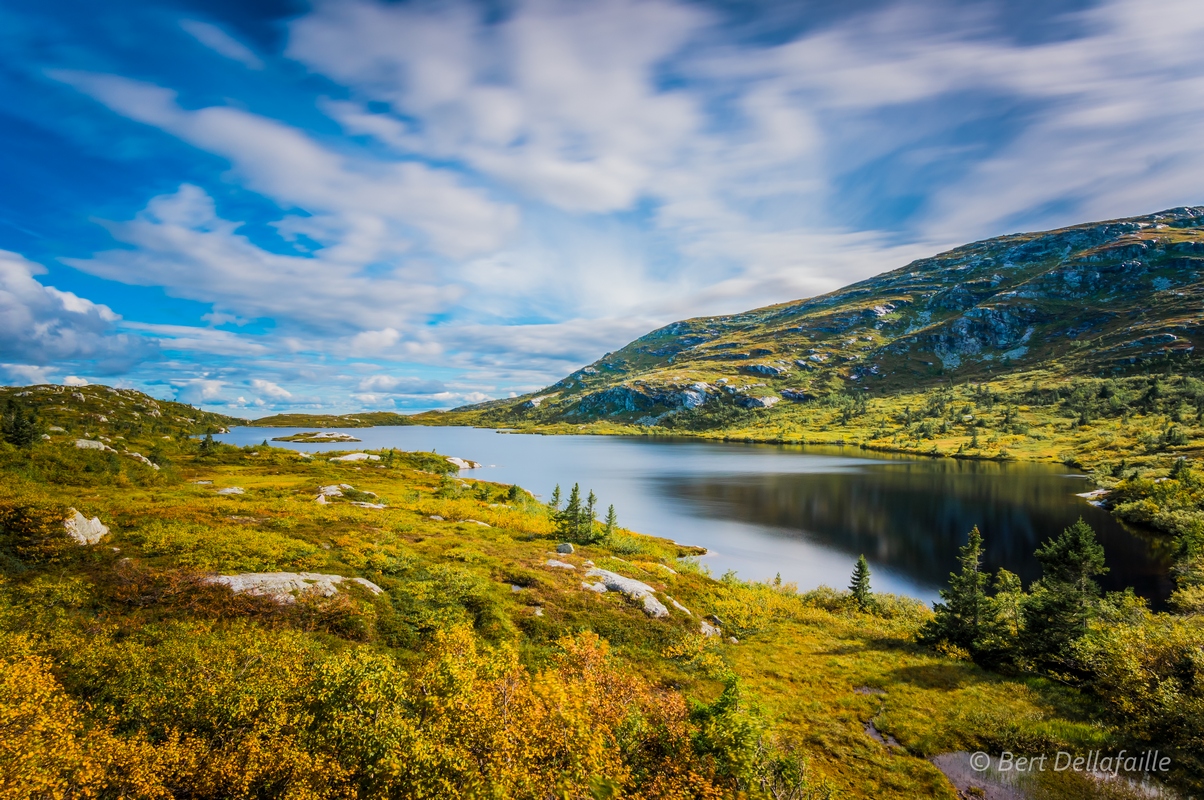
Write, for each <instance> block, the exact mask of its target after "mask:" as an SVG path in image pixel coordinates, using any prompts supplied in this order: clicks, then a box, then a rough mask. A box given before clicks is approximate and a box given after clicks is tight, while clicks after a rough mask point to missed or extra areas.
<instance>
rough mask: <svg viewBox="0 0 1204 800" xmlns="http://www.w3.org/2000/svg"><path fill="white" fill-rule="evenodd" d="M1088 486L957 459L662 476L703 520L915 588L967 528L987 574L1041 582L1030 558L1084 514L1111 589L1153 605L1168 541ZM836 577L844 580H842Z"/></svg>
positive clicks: (950, 561)
mask: <svg viewBox="0 0 1204 800" xmlns="http://www.w3.org/2000/svg"><path fill="white" fill-rule="evenodd" d="M1081 486H1083V484H1082V483H1080V482H1077V481H1074V482H1072V481H1071V480H1069V479H1067V478H1064V477H1061V476H1060V475H1059V473H1058V472H1056V471H1054V470H1051V469H1049V468H1046V467H1038V466H1030V465H1010V464H1009V465H1001V464H990V463H969V462H958V461H952V460H940V461H932V462H910V463H900V464H882V465H877V464H875V465H869V466H864V467H860V468H857V469H855V470H850V471H842V472H825V473H820V474H817V473H802V474H799V473H794V474H767V475H750V474H744V475H684V476H666V477H662V478H660V479H659V480H658V488H659V490H660V491H661V492H663V493H665V494H667V495H669V496H671V497H675V498H678V499H681V500H686V501H688V502H689V503H690V504H691V505H693V507H694V508H695V509H696V511H697V512H698V513H699V514H704V515H714V516H716V517H720V518H725V519H732V520H740V521H744V522H751V523H755V524H758V525H762V526H767V527H769V528H772V529H773V530H774V531H775V532H776V533H778V534H779V535H782V536H798V537H806V538H808V539H810V540H813V541H817V542H819V543H822V544H824V545H826V546H829V547H833V548H836V549H839V550H842V551H844V552H847V553H848V554H849V556H850V560H851V559H853V558H855V557H856V555H857V554H858V553H862V552H864V553H865V554H866V555H867V556H869V557H870V558H871V559H872V560H874V561H876V562H878V563H879V564H885V565H887V566H889V567H891V568H892V569H895V570H898V571H900V572H903V573H905V574H907V575H909V576H910V577H912V578H913V579H914V580H917V581H921V582H923V583H928V584H930V585H931V584H937V585H940V584H943V583H944V581H945V579H946V577H947V575H948V573H949V572H950V570H951V569H953V567H954V564H955V558H956V555H957V548H958V547H960V546H961V545H962V544H964V543H965V539H966V532H967V531H968V530H969V529H970V528H971V527H972V526H974V525H978V526H979V529H980V530H981V531H982V532H983V536H984V537H985V538H986V541H987V549H986V567H987V568H988V569H992V570H994V569H997V568H999V567H1006V568H1007V569H1010V570H1012V571H1013V572H1016V573H1018V574H1019V575H1020V576H1021V577H1022V578H1023V579H1024V580H1025V582H1026V583H1027V582H1028V581H1031V580H1033V579H1035V578H1037V577H1038V576H1039V575H1040V566H1039V565H1038V563H1037V561H1036V559H1035V558H1033V551H1034V550H1035V549H1036V548H1037V546H1038V545H1039V544H1040V543H1041V542H1043V541H1044V540H1045V539H1047V538H1048V537H1049V536H1050V535H1052V534H1056V533H1057V532H1059V531H1061V530H1062V529H1063V528H1065V527H1066V526H1067V525H1069V524H1071V523H1072V522H1074V520H1075V519H1077V518H1078V517H1079V516H1080V515H1081V516H1083V517H1084V518H1085V519H1086V520H1087V521H1088V522H1089V523H1090V524H1091V525H1092V526H1093V527H1094V528H1095V530H1096V531H1097V532H1098V534H1099V536H1100V539H1101V541H1102V542H1103V544H1104V547H1105V549H1106V551H1107V555H1108V565H1109V567H1110V568H1111V573H1110V574H1109V575H1107V576H1106V579H1105V580H1104V581H1103V583H1104V584H1105V586H1106V588H1108V589H1121V588H1124V587H1125V586H1133V587H1134V588H1135V589H1136V590H1137V591H1138V592H1139V593H1140V594H1142V595H1143V596H1146V597H1151V598H1155V599H1157V600H1160V599H1163V598H1165V597H1166V595H1167V594H1168V593H1169V591H1170V588H1171V586H1170V582H1169V580H1168V579H1167V578H1166V577H1165V576H1166V563H1167V562H1166V558H1165V554H1164V553H1158V552H1154V551H1155V550H1156V549H1161V550H1165V547H1164V545H1163V543H1161V542H1159V541H1156V540H1150V539H1148V538H1146V537H1142V536H1139V535H1136V534H1134V533H1131V532H1130V531H1128V530H1126V529H1125V528H1123V527H1122V526H1121V525H1120V524H1119V523H1118V522H1116V521H1115V520H1114V519H1113V518H1112V517H1111V516H1110V515H1109V514H1108V513H1107V512H1106V511H1104V510H1103V509H1099V508H1095V507H1093V506H1090V505H1088V504H1086V503H1084V502H1083V501H1082V500H1080V499H1079V498H1076V497H1074V496H1073V494H1072V493H1073V491H1075V490H1076V489H1077V488H1078V487H1081ZM833 581H834V582H836V583H840V581H841V578H840V576H834V578H833Z"/></svg>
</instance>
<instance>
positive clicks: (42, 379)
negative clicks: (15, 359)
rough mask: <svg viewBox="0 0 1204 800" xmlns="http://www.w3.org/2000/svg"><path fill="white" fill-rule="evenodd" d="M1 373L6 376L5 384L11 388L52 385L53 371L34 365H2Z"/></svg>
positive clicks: (0, 366)
mask: <svg viewBox="0 0 1204 800" xmlns="http://www.w3.org/2000/svg"><path fill="white" fill-rule="evenodd" d="M0 372H2V373H3V374H4V382H5V383H6V384H7V385H9V386H31V385H33V384H43V383H51V379H50V375H51V373H52V372H53V369H52V368H51V367H39V366H35V365H33V364H0Z"/></svg>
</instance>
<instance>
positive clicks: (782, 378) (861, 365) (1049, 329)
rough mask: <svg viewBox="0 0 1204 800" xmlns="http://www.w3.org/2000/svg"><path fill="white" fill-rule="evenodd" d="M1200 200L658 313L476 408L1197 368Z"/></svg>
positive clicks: (541, 408)
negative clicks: (811, 289) (788, 296)
mask: <svg viewBox="0 0 1204 800" xmlns="http://www.w3.org/2000/svg"><path fill="white" fill-rule="evenodd" d="M1202 301H1204V207H1193V208H1178V209H1173V210H1170V211H1164V212H1162V213H1158V214H1151V215H1149V216H1144V217H1135V218H1132V219H1121V220H1112V221H1109V222H1099V223H1092V224H1085V225H1076V226H1073V227H1069V228H1063V229H1060V230H1055V231H1047V232H1042V233H1022V234H1015V235H1011V236H1001V237H999V238H995V239H988V240H986V241H982V242H976V243H974V244H969V245H966V246H964V247H959V248H957V249H955V250H951V251H949V252H946V253H941V254H939V255H937V256H934V257H932V258H927V259H923V260H920V261H916V262H913V263H911V264H908V265H907V266H905V267H902V268H901V269H897V270H894V271H892V272H887V273H884V274H882V275H879V276H877V277H874V278H871V279H869V280H866V281H862V282H860V283H855V284H853V285H851V286H848V287H845V288H844V289H840V290H838V291H836V292H832V293H831V294H827V295H823V296H820V297H815V298H812V299H809V300H801V301H796V302H791V303H783V304H781V305H775V306H769V307H767V308H760V309H756V310H753V311H749V312H746V313H743V314H736V315H732V316H722V317H699V318H696V319H688V320H683V321H681V322H675V323H673V324H672V325H667V326H665V327H664V328H661V329H659V330H656V331H653V332H652V333H649V334H648V335H646V336H643V337H641V338H639V339H637V340H635V341H634V342H632V343H631V344H629V345H627V346H626V347H624V348H622V349H621V350H618V351H616V352H614V353H608V354H606V355H605V356H604V357H603V358H601V359H599V360H598V361H596V362H594V363H593V364H590V365H589V366H587V367H584V368H583V369H580V370H578V371H577V372H574V373H573V374H571V375H569V376H568V377H566V378H564V379H563V380H561V381H560V382H558V383H556V384H554V385H552V386H549V387H547V388H546V389H544V390H542V391H540V392H536V393H534V394H531V395H527V396H524V397H520V398H514V399H507V400H500V401H494V402H492V403H486V404H482V405H478V406H473V407H470V408H466V409H463V410H464V411H472V412H475V415H477V416H479V418H481V419H482V420H483V421H493V422H495V423H496V422H503V421H514V422H520V421H521V422H529V423H535V424H539V423H545V422H588V421H593V420H600V419H610V420H614V421H615V422H637V423H640V424H644V425H654V424H658V423H661V422H663V421H664V420H665V419H667V418H668V417H671V416H677V415H681V414H683V413H685V414H693V415H695V416H701V415H719V417H722V410H723V409H724V408H727V409H731V410H735V409H741V408H742V409H750V408H751V409H757V408H768V407H771V406H773V405H775V404H778V403H794V402H805V401H807V400H809V399H811V398H813V397H816V396H826V395H830V394H832V393H839V392H853V393H857V392H866V393H869V394H871V395H877V394H884V393H889V392H893V391H899V390H906V389H914V388H922V387H925V386H932V385H936V384H947V383H949V382H953V383H959V382H965V381H973V380H985V379H989V378H998V377H1002V376H1004V375H1007V374H1010V373H1014V372H1020V371H1026V370H1032V369H1037V368H1040V369H1045V370H1051V371H1054V372H1059V373H1064V374H1070V373H1073V374H1094V375H1112V374H1125V373H1129V372H1132V371H1135V370H1140V371H1145V370H1146V369H1148V368H1149V366H1150V364H1151V362H1156V363H1158V364H1160V365H1161V364H1165V362H1167V361H1170V362H1172V364H1173V368H1174V369H1175V371H1179V372H1192V373H1194V372H1197V371H1199V370H1198V369H1197V368H1196V364H1197V360H1196V359H1194V358H1193V355H1192V354H1193V351H1194V348H1195V343H1196V340H1197V339H1198V338H1200V337H1201V336H1202V335H1204V321H1202V317H1201V314H1202V310H1201V309H1202Z"/></svg>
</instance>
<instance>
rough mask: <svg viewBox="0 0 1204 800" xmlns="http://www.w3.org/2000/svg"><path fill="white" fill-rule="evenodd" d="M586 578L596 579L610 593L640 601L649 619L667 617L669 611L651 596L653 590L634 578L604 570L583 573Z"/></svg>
mask: <svg viewBox="0 0 1204 800" xmlns="http://www.w3.org/2000/svg"><path fill="white" fill-rule="evenodd" d="M585 577H587V578H598V579H599V581H600V582H601V583H602V585H603V586H605V587H606V588H607V589H609V590H610V591H612V592H621V593H623V594H625V595H627V596H628V597H630V598H631V599H632V600H640V601H642V602H643V604H644V613H646V614H647V615H648V616H650V617H657V618H661V617H667V616H669V609H667V608H665V605H664V603H662V602H661V601H660V600H657V599H656V596H655V595H654V594H653V591H654V590H653V588H652V587H651V586H649V585H648V584H646V583H644V582H642V581H637V580H636V579H635V578H627V577H624V576H623V575H620V574H618V573H617V572H611V571H609V570H605V569H597V568H594V569H591V570H589V571H588V572H586V573H585Z"/></svg>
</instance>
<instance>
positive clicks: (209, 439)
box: [201, 433, 216, 455]
mask: <svg viewBox="0 0 1204 800" xmlns="http://www.w3.org/2000/svg"><path fill="white" fill-rule="evenodd" d="M214 447H216V445H215V444H214V442H213V434H212V433H206V434H205V438H204V439H201V455H208V454H209V453H212V452H213V450H214Z"/></svg>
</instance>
